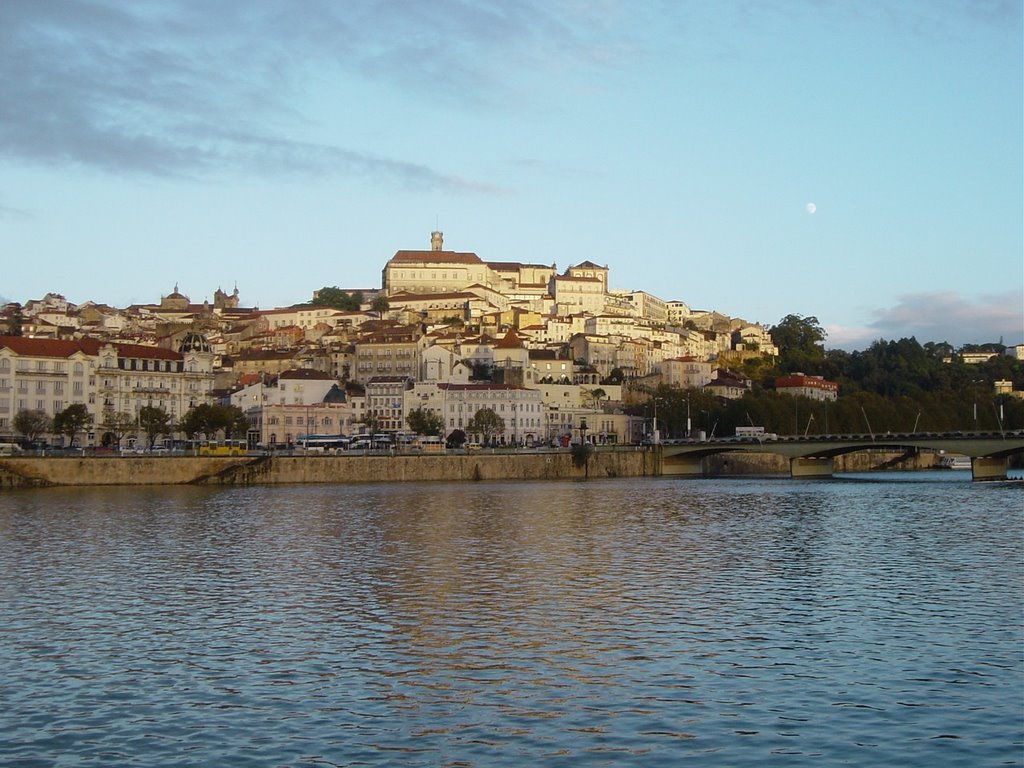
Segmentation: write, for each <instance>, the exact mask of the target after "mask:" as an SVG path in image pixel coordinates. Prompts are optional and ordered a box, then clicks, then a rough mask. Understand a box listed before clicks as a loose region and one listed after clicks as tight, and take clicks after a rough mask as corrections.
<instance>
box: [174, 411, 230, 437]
mask: <svg viewBox="0 0 1024 768" xmlns="http://www.w3.org/2000/svg"><path fill="white" fill-rule="evenodd" d="M178 426H179V427H181V431H182V432H184V433H185V436H186V437H188V439H189V440H194V439H195V438H196V436H197V435H203V436H204V437H205V438H206V439H208V440H209V439H210V438H212V437H213V436H214V435H215V434H216V433H217V430H218V429H220V425H219V423H218V422H217V420H216V417H215V415H214V410H213V406H212V405H209V404H208V403H201V404H199V405H197V406H195V407H194V408H190V409H189V410H188V412H187V413H186V414H185V415H184V416H183V417H182V419H181V421H180V422H179V424H178Z"/></svg>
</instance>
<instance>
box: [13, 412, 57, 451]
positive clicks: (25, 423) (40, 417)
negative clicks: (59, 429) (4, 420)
mask: <svg viewBox="0 0 1024 768" xmlns="http://www.w3.org/2000/svg"><path fill="white" fill-rule="evenodd" d="M52 425H53V422H52V421H51V420H50V417H49V416H47V415H46V414H45V413H43V411H35V410H33V411H28V410H24V411H18V412H17V413H16V414H14V418H13V419H11V426H12V427H14V429H15V431H17V432H20V433H21V434H23V435H24V436H25V439H26V440H28V441H29V442H30V443H34V442H35V441H36V438H38V437H39V436H40V435H41V434H43V433H44V432H49V431H50V427H51V426H52Z"/></svg>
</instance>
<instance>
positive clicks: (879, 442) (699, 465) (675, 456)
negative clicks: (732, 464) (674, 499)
mask: <svg viewBox="0 0 1024 768" xmlns="http://www.w3.org/2000/svg"><path fill="white" fill-rule="evenodd" d="M659 447H660V449H661V474H663V475H702V474H703V472H704V467H703V461H702V460H703V458H704V457H705V456H711V455H713V454H717V453H729V452H737V451H739V452H745V453H773V454H776V455H779V456H784V457H786V458H787V459H789V473H790V476H791V477H803V478H827V477H831V476H832V471H833V458H834V457H835V456H839V455H841V454H844V453H855V452H857V451H866V450H872V449H882V450H904V451H906V450H916V451H932V452H936V453H938V452H945V453H949V454H960V455H963V456H969V457H970V459H971V477H972V478H973V479H974V480H1005V479H1006V465H1007V457H1009V456H1011V455H1012V454H1015V453H1024V430H1017V431H1013V432H973V433H972V432H947V433H943V434H935V433H920V434H906V435H898V434H884V435H826V436H811V437H798V436H791V437H790V436H787V437H775V438H764V439H755V438H749V437H743V438H739V437H734V438H728V437H727V438H719V439H712V440H664V441H662V442H661V443H660V444H659Z"/></svg>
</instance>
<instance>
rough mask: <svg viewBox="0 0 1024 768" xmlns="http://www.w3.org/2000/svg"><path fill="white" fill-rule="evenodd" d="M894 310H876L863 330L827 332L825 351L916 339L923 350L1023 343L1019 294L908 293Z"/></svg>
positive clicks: (1023, 302)
mask: <svg viewBox="0 0 1024 768" xmlns="http://www.w3.org/2000/svg"><path fill="white" fill-rule="evenodd" d="M897 298H898V303H897V304H896V305H895V306H893V307H888V308H881V309H876V310H874V312H873V315H874V319H873V320H872V321H871V322H869V323H868V324H867V325H866V326H864V327H860V328H849V327H841V326H832V327H828V328H826V332H827V333H828V346H830V347H839V348H843V349H863V348H865V347H867V346H869V345H870V344H871V342H873V341H875V340H878V339H889V340H892V339H901V338H910V337H911V336H913V337H915V338H916V339H917V340H918V341H919V342H921V343H922V344H924V343H926V342H929V341H934V342H941V341H947V342H949V343H950V344H952V345H953V346H955V347H959V346H962V345H964V344H984V343H989V342H996V341H999V339H1003V340H1004V342H1005V343H1007V344H1020V343H1021V342H1024V289H1014V290H1009V291H1004V292H1002V293H994V294H987V295H983V296H978V297H976V298H968V297H966V296H962V295H961V294H959V293H957V292H955V291H935V292H929V293H910V294H903V295H900V296H898V297H897Z"/></svg>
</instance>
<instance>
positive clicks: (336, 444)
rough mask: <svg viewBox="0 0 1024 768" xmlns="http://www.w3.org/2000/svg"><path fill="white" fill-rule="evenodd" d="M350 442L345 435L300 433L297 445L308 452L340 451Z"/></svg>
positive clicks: (346, 447)
mask: <svg viewBox="0 0 1024 768" xmlns="http://www.w3.org/2000/svg"><path fill="white" fill-rule="evenodd" d="M349 442H350V441H349V439H348V438H347V437H345V436H344V435H299V437H298V439H297V440H296V441H295V445H296V446H297V447H298V448H300V449H302V450H304V451H305V452H306V453H340V452H341V451H345V450H348V446H349Z"/></svg>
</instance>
